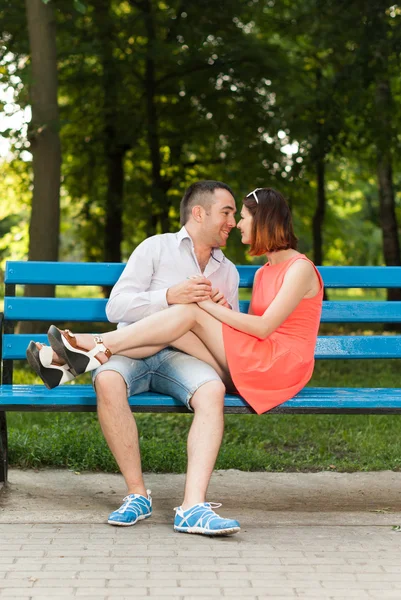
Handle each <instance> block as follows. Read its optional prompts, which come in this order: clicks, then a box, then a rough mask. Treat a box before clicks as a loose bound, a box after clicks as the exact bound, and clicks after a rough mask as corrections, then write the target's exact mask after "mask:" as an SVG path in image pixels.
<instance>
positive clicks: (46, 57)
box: [25, 0, 61, 296]
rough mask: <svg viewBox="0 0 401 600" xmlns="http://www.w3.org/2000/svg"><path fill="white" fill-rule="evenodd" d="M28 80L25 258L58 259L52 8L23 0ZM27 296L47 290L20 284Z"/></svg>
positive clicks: (51, 290) (58, 157) (49, 290)
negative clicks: (29, 182) (29, 184)
mask: <svg viewBox="0 0 401 600" xmlns="http://www.w3.org/2000/svg"><path fill="white" fill-rule="evenodd" d="M25 6H26V18H27V26H28V35H29V44H30V57H31V81H30V98H31V106H32V121H31V123H30V126H29V140H30V149H31V152H32V156H33V196H32V212H31V222H30V228H29V260H49V261H55V260H57V259H58V244H59V231H60V171H61V146H60V138H59V110H58V101H57V57H56V30H55V17H54V11H53V6H52V5H51V4H45V3H44V2H43V1H42V0H26V3H25ZM25 293H26V295H27V296H31V295H32V296H33V295H35V296H36V295H38V294H39V295H44V296H47V295H51V294H52V293H54V288H52V286H26V290H25Z"/></svg>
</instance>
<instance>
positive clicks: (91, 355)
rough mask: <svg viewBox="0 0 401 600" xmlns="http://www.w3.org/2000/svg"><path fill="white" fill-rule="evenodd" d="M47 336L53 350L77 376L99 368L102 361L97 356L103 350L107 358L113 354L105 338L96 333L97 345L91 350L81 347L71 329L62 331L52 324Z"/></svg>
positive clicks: (94, 337)
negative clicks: (104, 341)
mask: <svg viewBox="0 0 401 600" xmlns="http://www.w3.org/2000/svg"><path fill="white" fill-rule="evenodd" d="M47 337H48V338H49V342H50V345H51V347H52V348H53V350H54V351H55V352H56V354H57V355H58V356H60V358H62V359H63V360H65V362H66V363H67V364H68V366H69V368H70V371H71V373H73V374H74V375H75V376H77V375H81V373H87V372H88V371H93V370H94V369H97V368H98V367H99V366H100V365H101V364H102V363H101V362H100V360H99V359H98V358H96V356H97V355H98V354H99V353H100V352H103V353H104V354H105V355H106V356H107V358H110V357H111V356H112V354H111V352H110V350H109V349H108V348H106V346H105V345H104V344H103V339H102V338H101V337H100V336H98V335H94V336H93V339H94V341H95V346H94V348H92V349H91V350H85V349H84V348H80V347H79V346H78V344H77V342H76V338H75V335H74V334H73V333H72V332H71V331H70V330H69V329H65V330H64V331H60V329H58V328H57V327H56V326H55V325H50V327H49V331H48V332H47Z"/></svg>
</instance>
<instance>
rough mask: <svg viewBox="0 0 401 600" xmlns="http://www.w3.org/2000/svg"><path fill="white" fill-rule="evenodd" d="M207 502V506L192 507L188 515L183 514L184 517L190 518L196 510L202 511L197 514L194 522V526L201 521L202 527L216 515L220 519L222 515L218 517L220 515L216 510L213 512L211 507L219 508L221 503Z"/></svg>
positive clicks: (206, 525) (207, 524)
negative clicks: (197, 517)
mask: <svg viewBox="0 0 401 600" xmlns="http://www.w3.org/2000/svg"><path fill="white" fill-rule="evenodd" d="M207 504H209V506H208V507H206V506H204V507H202V506H199V505H198V506H195V507H194V508H193V510H192V511H191V512H190V513H189V515H185V519H190V518H191V517H192V516H193V515H194V514H195V513H196V512H197V511H202V513H201V514H200V515H199V519H198V520H197V521H196V523H195V527H196V526H197V525H198V524H199V523H202V526H203V527H208V526H209V523H210V521H211V520H212V519H215V518H216V517H217V518H218V519H221V518H222V517H220V515H218V514H217V513H216V512H214V510H213V508H220V506H221V503H219V502H208V503H207Z"/></svg>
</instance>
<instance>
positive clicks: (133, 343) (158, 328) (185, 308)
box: [76, 304, 228, 373]
mask: <svg viewBox="0 0 401 600" xmlns="http://www.w3.org/2000/svg"><path fill="white" fill-rule="evenodd" d="M191 330H192V331H193V333H195V334H196V336H197V337H198V338H199V339H200V340H201V341H202V342H203V344H204V345H205V346H206V348H207V350H208V351H209V352H210V354H211V355H212V356H213V358H214V360H215V361H216V362H217V364H218V365H219V367H220V368H221V369H222V370H223V371H224V372H227V373H228V365H227V359H226V354H225V349H224V342H223V328H222V324H221V323H220V321H218V320H217V319H215V318H214V317H212V316H211V315H209V314H208V313H207V312H205V311H204V310H202V309H201V308H199V306H197V305H194V304H182V305H176V306H172V307H171V308H169V309H168V318H166V311H162V312H159V313H156V314H154V315H151V316H149V317H147V318H145V319H142V320H141V321H138V322H137V323H132V324H131V325H127V326H126V327H122V328H120V329H117V330H115V331H111V332H108V333H105V334H103V336H102V337H103V341H104V344H105V345H106V346H107V347H108V348H109V349H110V351H111V352H112V354H122V355H124V356H129V357H131V358H145V357H146V356H150V355H151V354H155V353H156V352H158V351H159V350H161V349H162V348H164V347H166V346H174V343H175V342H177V346H176V347H177V348H180V349H184V348H183V346H182V342H181V343H180V341H179V340H180V339H181V338H182V337H183V336H184V335H185V334H186V333H188V332H189V331H191ZM76 339H77V343H78V345H79V346H81V347H83V348H86V347H88V345H89V347H93V336H91V335H85V334H77V336H76ZM180 346H181V347H180ZM186 347H187V348H188V349H185V352H187V351H188V352H189V353H190V354H192V352H191V351H190V344H188V343H186ZM152 350H153V351H152ZM198 350H199V348H198ZM194 355H195V356H196V354H194ZM207 362H208V361H207Z"/></svg>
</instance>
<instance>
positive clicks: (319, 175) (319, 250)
mask: <svg viewBox="0 0 401 600" xmlns="http://www.w3.org/2000/svg"><path fill="white" fill-rule="evenodd" d="M316 180H317V194H316V210H315V214H314V215H313V221H312V232H313V260H314V263H315V264H316V265H322V264H323V236H322V228H323V222H324V215H325V212H326V189H325V164H324V158H322V157H321V156H319V157H318V158H317V161H316Z"/></svg>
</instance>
